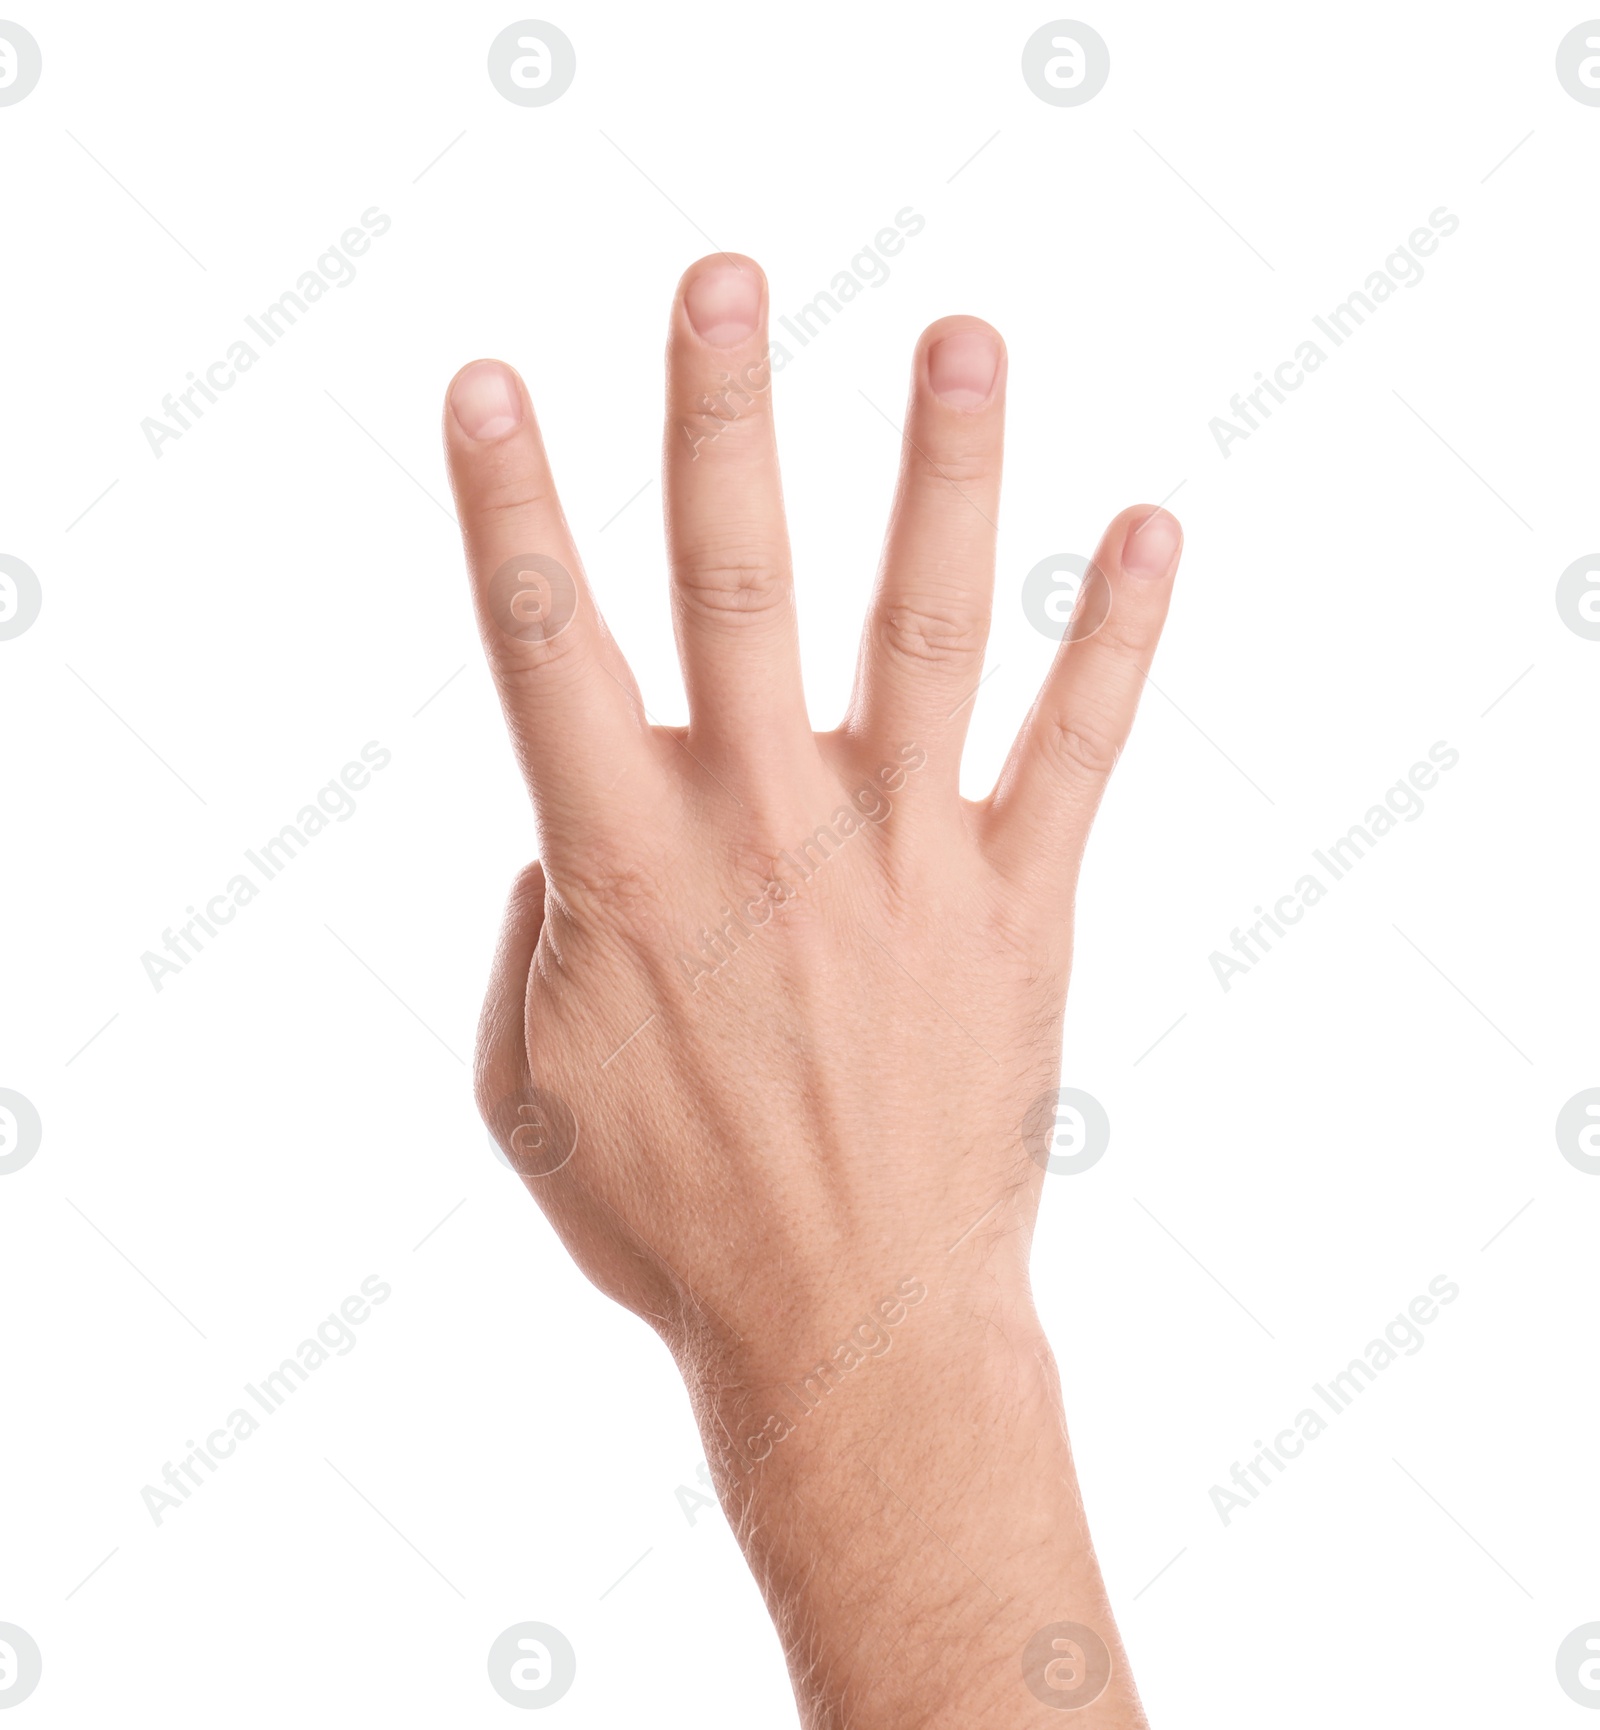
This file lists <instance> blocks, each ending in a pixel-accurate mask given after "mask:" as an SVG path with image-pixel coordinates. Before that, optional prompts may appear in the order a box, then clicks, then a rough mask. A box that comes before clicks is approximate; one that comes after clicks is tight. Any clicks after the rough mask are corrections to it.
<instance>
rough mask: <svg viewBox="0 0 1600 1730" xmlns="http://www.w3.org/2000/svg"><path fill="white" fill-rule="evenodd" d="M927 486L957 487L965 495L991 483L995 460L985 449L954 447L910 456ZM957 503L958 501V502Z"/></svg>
mask: <svg viewBox="0 0 1600 1730" xmlns="http://www.w3.org/2000/svg"><path fill="white" fill-rule="evenodd" d="M913 454H914V457H915V461H916V463H917V466H918V468H919V469H920V470H921V478H922V482H923V484H924V485H926V486H930V487H938V486H941V485H943V486H946V487H957V488H960V489H962V490H963V491H965V490H966V489H968V488H972V487H981V486H984V485H986V484H987V483H988V482H990V481H992V480H993V478H994V474H995V456H994V451H993V449H992V448H991V447H990V446H988V445H986V444H985V445H979V444H957V445H950V446H947V447H943V448H939V447H935V448H934V449H933V450H931V451H930V452H928V453H926V454H924V453H922V452H915V453H913ZM958 502H959V501H958Z"/></svg>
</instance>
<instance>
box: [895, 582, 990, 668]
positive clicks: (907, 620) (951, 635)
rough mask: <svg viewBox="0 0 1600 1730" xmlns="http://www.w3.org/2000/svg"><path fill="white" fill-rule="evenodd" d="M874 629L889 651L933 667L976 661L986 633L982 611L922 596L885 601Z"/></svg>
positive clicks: (981, 649)
mask: <svg viewBox="0 0 1600 1730" xmlns="http://www.w3.org/2000/svg"><path fill="white" fill-rule="evenodd" d="M877 631H878V636H879V638H880V640H881V641H882V642H883V643H884V645H885V646H886V647H887V648H888V649H889V650H890V652H891V653H892V654H895V655H898V656H900V657H901V658H902V659H904V660H908V661H918V662H922V663H925V664H929V665H933V666H949V665H951V664H954V663H967V662H970V661H972V660H975V659H976V658H977V657H978V656H980V655H982V653H983V645H984V642H985V640H986V638H987V636H988V631H987V629H986V627H985V621H984V618H983V616H982V613H981V611H977V610H974V609H972V608H970V607H968V606H965V605H963V604H961V603H960V602H958V601H954V600H951V601H934V600H931V599H928V598H925V597H917V598H915V599H911V600H904V601H890V602H888V603H886V604H884V605H883V606H882V607H880V609H879V611H878V616H877Z"/></svg>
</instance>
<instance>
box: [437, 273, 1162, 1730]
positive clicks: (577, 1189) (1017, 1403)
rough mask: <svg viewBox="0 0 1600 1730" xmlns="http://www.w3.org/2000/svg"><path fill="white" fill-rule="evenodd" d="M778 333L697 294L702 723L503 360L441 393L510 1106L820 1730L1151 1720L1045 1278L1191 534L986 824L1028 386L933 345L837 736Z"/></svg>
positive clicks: (689, 529) (1063, 666)
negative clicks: (802, 580) (1085, 1490)
mask: <svg viewBox="0 0 1600 1730" xmlns="http://www.w3.org/2000/svg"><path fill="white" fill-rule="evenodd" d="M766 315H767V295H766V286H765V282H764V279H763V277H762V275H761V272H760V271H759V269H758V268H757V267H756V266H755V264H754V263H753V262H751V261H750V260H749V259H745V258H737V257H729V256H728V255H724V254H717V255H715V256H713V257H710V258H707V259H704V260H702V261H701V262H700V263H699V264H697V265H695V266H694V267H693V268H692V269H691V270H690V271H689V272H688V274H687V275H686V277H685V278H684V281H683V283H682V284H681V286H680V290H679V293H678V297H677V299H676V302H675V303H674V306H673V309H672V325H671V336H670V341H669V348H668V384H667V416H666V441H665V457H664V469H665V499H666V521H667V538H668V544H669V552H670V562H671V568H672V585H673V603H674V614H675V619H676V626H677V639H678V648H679V653H680V656H681V658H682V663H683V670H684V678H685V682H686V684H687V688H688V695H689V704H690V715H691V719H690V722H689V726H688V727H687V729H682V728H667V727H655V726H651V725H650V724H649V723H648V720H647V717H646V714H645V711H644V707H643V704H642V703H641V701H640V698H639V693H638V690H637V687H636V685H635V683H634V681H633V678H632V675H631V674H630V672H629V670H628V667H627V665H626V663H625V662H624V660H623V658H622V655H621V654H620V653H619V651H618V649H617V647H616V644H615V643H614V642H613V641H612V639H611V637H610V636H609V634H608V633H607V631H606V629H605V626H604V624H603V623H602V621H601V619H600V615H599V613H598V611H597V610H596V608H595V604H594V600H593V598H592V597H591V595H590V594H589V591H588V588H587V586H586V584H585V582H584V578H583V575H582V568H581V565H580V563H579V559H578V554H577V551H576V549H575V548H574V546H573V544H572V541H571V539H570V536H569V534H568V530H567V525H566V522H565V521H564V519H563V517H562V514H561V508H560V505H559V504H558V502H557V500H556V495H555V488H554V483H553V482H552V479H551V474H550V468H549V464H548V462H547V460H546V457H545V452H544V447H543V444H542V442H541V440H540V436H539V430H538V428H537V426H536V425H535V422H534V417H533V411H532V408H531V405H530V403H529V400H528V397H527V393H526V391H525V390H524V388H523V386H522V383H521V381H520V380H519V379H518V378H517V376H516V375H515V374H514V373H512V372H511V371H510V370H509V369H508V368H506V367H504V366H502V365H500V364H499V363H498V362H494V361H478V362H474V363H473V364H472V365H470V366H468V367H466V368H464V369H463V371H462V372H461V373H460V374H458V375H457V377H456V379H455V380H454V381H453V383H452V384H451V387H450V395H449V402H448V405H447V408H446V412H445V442H446V446H447V448H448V452H449V460H450V467H451V474H452V479H453V483H454V487H455V493H456V500H457V504H458V507H459V513H460V518H461V523H462V527H463V533H464V538H465V542H466V552H467V561H468V564H469V566H470V569H471V572H472V578H473V587H474V593H475V597H476V603H477V609H478V618H479V624H480V628H481V630H482V634H483V641H484V645H485V648H486V651H487V653H488V656H489V660H490V663H491V665H492V667H493V669H494V673H495V677H496V679H497V681H498V684H499V690H500V696H501V701H502V703H503V706H504V709H505V715H506V721H507V725H508V727H509V729H510V733H511V738H512V742H513V745H514V747H515V750H516V753H517V757H518V760H519V762H520V763H521V765H522V769H523V772H524V774H525V776H526V778H527V782H528V786H529V788H530V790H531V792H532V795H533V800H534V804H535V808H536V810H537V814H538V823H539V836H540V848H539V851H540V858H541V864H535V865H531V866H530V867H529V868H528V869H527V870H526V871H525V872H524V873H523V874H522V876H521V877H520V878H519V879H518V881H517V883H516V885H515V887H514V889H513V891H512V895H511V903H510V907H509V910H508V912H507V916H506V921H505V927H504V931H503V935H502V938H501V944H500V950H499V954H498V956H497V959H496V962H495V967H494V976H493V979H492V981H491V984H490V988H489V995H488V1000H487V1002H486V1004H485V1006H484V1012H483V1021H482V1025H481V1029H480V1038H479V1048H478V1062H477V1082H478V1098H479V1103H480V1106H481V1108H482V1110H483V1112H484V1115H485V1117H486V1119H487V1120H488V1122H489V1124H490V1127H491V1128H492V1130H493V1131H494V1132H495V1134H496V1135H497V1136H498V1138H499V1139H500V1141H501V1143H502V1145H503V1146H504V1147H505V1148H506V1150H507V1153H508V1156H509V1158H510V1159H511V1161H512V1162H513V1164H514V1165H516V1166H517V1168H518V1170H519V1171H520V1172H521V1173H522V1174H523V1176H524V1178H525V1180H526V1182H527V1185H528V1187H529V1188H530V1189H531V1190H532V1191H533V1193H534V1196H535V1198H536V1199H537V1200H538V1202H539V1204H540V1205H541V1206H542V1207H543V1208H544V1209H545V1211H546V1213H547V1214H548V1215H549V1217H550V1219H551V1220H552V1222H553V1223H554V1225H555V1227H556V1229H557V1231H558V1232H559V1233H560V1234H561V1237H562V1239H563V1241H564V1242H565V1243H566V1245H567V1247H568V1249H569V1250H570V1251H571V1252H572V1255H573V1256H574V1258H575V1259H576V1260H577V1262H578V1264H579V1266H580V1267H582V1268H583V1270H584V1272H585V1273H586V1274H587V1275H588V1276H589V1277H590V1279H592V1280H593V1281H594V1282H595V1284H596V1285H598V1286H599V1287H600V1288H601V1289H602V1290H603V1291H605V1292H607V1293H609V1294H610V1295H611V1296H612V1297H614V1298H615V1299H616V1300H617V1301H618V1302H619V1303H622V1304H625V1305H627V1306H628V1307H629V1308H630V1309H632V1310H634V1311H636V1312H637V1313H638V1314H639V1315H641V1316H643V1317H644V1318H645V1319H646V1320H647V1321H648V1322H649V1323H650V1324H651V1325H652V1326H653V1327H654V1328H655V1329H656V1330H657V1331H658V1332H659V1333H660V1335H661V1336H662V1338H663V1339H664V1340H665V1341H666V1343H667V1345H668V1346H669V1347H670V1348H671V1350H672V1352H673V1353H674V1355H675V1357H676V1360H677V1362H678V1364H679V1366H680V1368H681V1370H682V1372H683V1374H684V1377H685V1380H686V1382H687V1384H688V1387H689V1391H690V1395H691V1398H692V1400H693V1402H694V1407H695V1411H696V1414H697V1417H698V1419H699V1422H700V1425H701V1428H702V1431H703V1433H704V1436H705V1441H706V1447H707V1453H708V1458H709V1459H710V1460H711V1462H712V1465H713V1469H714V1470H715V1472H716V1475H717V1482H718V1486H719V1489H720V1492H721V1495H722V1500H723V1504H724V1506H725V1507H726V1509H727V1511H728V1514H729V1518H730V1520H731V1522H732V1524H733V1527H734V1530H735V1531H736V1533H737V1534H738V1535H739V1538H740V1541H741V1543H742V1544H743V1546H744V1548H745V1551H746V1554H747V1556H748V1557H749V1559H750V1562H751V1566H752V1567H753V1569H754V1570H755V1572H756V1575H757V1578H758V1579H759V1581H760V1584H761V1586H762V1589H763V1591H764V1592H765V1594H766V1597H767V1602H768V1605H769V1607H770V1609H771V1611H772V1614H773V1617H774V1619H775V1621H776V1623H777V1625H778V1629H779V1632H780V1634H781V1636H782V1638H783V1641H784V1645H785V1648H786V1650H787V1652H788V1655H789V1662H790V1669H791V1674H792V1677H793V1681H794V1686H795V1690H796V1694H797V1697H798V1699H799V1702H800V1707H801V1712H802V1716H803V1718H804V1720H805V1722H806V1724H807V1725H808V1726H812V1727H816V1726H823V1725H828V1726H834V1725H841V1726H842V1725H845V1724H849V1725H851V1726H854V1727H858V1730H872V1727H878V1726H882V1727H885V1730H887V1727H889V1726H894V1727H896V1730H902V1727H904V1726H906V1725H910V1724H919V1725H920V1724H930V1725H931V1724H939V1725H952V1726H954V1725H962V1726H972V1725H978V1724H982V1725H991V1724H992V1725H1013V1724H1020V1723H1036V1722H1037V1723H1050V1722H1054V1721H1055V1720H1054V1719H1053V1718H1052V1716H1051V1713H1052V1709H1063V1708H1066V1709H1076V1710H1078V1711H1080V1712H1081V1716H1079V1717H1078V1718H1077V1720H1076V1721H1077V1722H1079V1723H1081V1724H1084V1725H1095V1726H1125V1725H1134V1724H1141V1723H1143V1722H1144V1720H1143V1716H1142V1714H1141V1712H1140V1710H1139V1706H1138V1701H1137V1696H1136V1694H1135V1692H1134V1689H1133V1685H1132V1681H1131V1678H1130V1676H1129V1674H1128V1668H1127V1663H1126V1659H1125V1657H1124V1654H1123V1652H1122V1649H1121V1647H1120V1644H1119V1642H1118V1640H1117V1636H1116V1632H1115V1629H1114V1627H1113V1625H1112V1621H1111V1616H1110V1611H1109V1608H1108V1606H1107V1603H1106V1600H1105V1596H1104V1593H1103V1590H1102V1588H1101V1585H1100V1579H1099V1574H1098V1570H1097V1568H1096V1565H1095V1561H1094V1556H1093V1552H1092V1549H1091V1548H1090V1545H1089V1539H1088V1533H1087V1529H1086V1527H1085V1524H1084V1520H1083V1514H1082V1508H1081V1504H1080V1502H1079V1499H1078V1493H1077V1487H1076V1480H1075V1477H1074V1474H1073V1469H1072V1460H1071V1454H1070V1451H1069V1449H1068V1446H1067V1440H1066V1432H1065V1427H1064V1423H1063V1419H1062V1414H1061V1404H1060V1396H1059V1391H1058V1389H1057V1386H1056V1382H1055V1373H1054V1368H1053V1364H1052V1360H1051V1358H1050V1354H1049V1351H1048V1348H1047V1346H1046V1343H1045V1341H1044V1338H1043V1335H1042V1333H1041V1331H1040V1328H1039V1324H1038V1322H1037V1320H1036V1318H1035V1315H1034V1312H1033V1307H1032V1301H1031V1297H1030V1294H1029V1288H1028V1275H1027V1267H1028V1254H1029V1246H1030V1243H1031V1239H1032V1233H1033V1225H1034V1219H1035V1215H1036V1212H1037V1208H1038V1202H1039V1193H1040V1188H1041V1185H1042V1183H1043V1179H1044V1158H1045V1156H1046V1155H1047V1154H1048V1152H1049V1136H1050V1134H1051V1131H1052V1128H1053V1123H1054V1110H1053V1107H1054V1092H1055V1089H1056V1086H1057V1083H1058V1075H1059V1062H1060V1051H1061V1026H1062V1015H1063V1009H1064V1005H1065V997H1066V987H1067V974H1068V968H1069V963H1070V958H1071V911H1072V901H1073V892H1074V885H1075V882H1076V878H1077V874H1078V867H1079V862H1080V859H1081V856H1082V852H1083V846H1084V841H1085V838H1086V836H1087V834H1088V829H1089V824H1090V821H1091V819H1092V817H1093V815H1094V811H1095V808H1096V806H1097V804H1098V802H1099V799H1100V795H1101V793H1102V791H1103V789H1104V787H1105V783H1106V778H1107V776H1108V775H1109V773H1110V771H1111V768H1112V766H1113V764H1114V763H1115V761H1116V758H1117V755H1118V752H1119V751H1120V750H1121V748H1122V745H1123V742H1124V741H1125V739H1126V738H1127V735H1128V730H1129V727H1130V725H1131V724H1132V721H1133V715H1134V710H1135V707H1136V705H1137V703H1138V699H1139V694H1140V691H1141V689H1142V686H1143V683H1144V676H1145V673H1146V670H1147V669H1148V667H1149V664H1150V660H1151V656H1152V654H1153V652H1154V649H1155V645H1156V640H1157V638H1158V636H1159V634H1160V631H1161V626H1162V621H1163V618H1164V616H1165V614H1166V610H1167V602H1168V597H1169V594H1170V591H1171V584H1172V577H1173V572H1174V568H1175V566H1176V564H1177V560H1178V553H1179V545H1180V532H1179V529H1178V525H1177V524H1176V522H1175V521H1174V520H1173V519H1172V518H1171V517H1170V516H1169V515H1167V514H1166V513H1165V512H1164V511H1160V510H1157V509H1152V508H1150V507H1138V508H1135V509H1132V510H1128V511H1125V512H1123V514H1122V515H1121V516H1119V517H1117V518H1116V519H1115V520H1114V521H1113V522H1112V524H1111V526H1110V527H1109V528H1108V529H1107V531H1106V534H1105V538H1104V540H1103V541H1102V542H1101V545H1100V549H1099V551H1098V553H1097V555H1096V557H1095V561H1094V567H1093V568H1092V569H1091V572H1090V574H1089V576H1088V577H1087V578H1086V579H1085V582H1084V584H1083V587H1082V590H1081V592H1080V594H1079V597H1078V604H1077V609H1076V613H1075V615H1074V622H1073V625H1072V627H1071V629H1070V630H1069V631H1068V635H1067V639H1066V641H1064V642H1063V644H1062V649H1061V653H1060V655H1059V656H1058V658H1057V661H1056V664H1055V666H1054V668H1053V670H1052V672H1051V674H1050V677H1049V679H1048V681H1047V683H1046V685H1045V688H1044V690H1043V692H1042V694H1041V695H1040V697H1039V699H1038V701H1037V702H1036V704H1035V705H1034V708H1033V710H1032V712H1031V714H1030V715H1029V717H1028V719H1027V721H1026V723H1025V724H1024V726H1023V729H1022V731H1021V733H1020V735H1019V736H1018V738H1017V741H1016V743H1015V745H1014V747H1013V749H1012V752H1011V755H1010V758H1009V761H1008V762H1007V764H1006V767H1005V770H1004V772H1003V774H1002V776H1001V778H1000V782H999V785H998V786H997V787H996V788H995V790H994V792H993V793H992V794H991V795H990V796H989V798H988V799H986V800H984V801H983V802H981V803H977V804H974V803H971V802H969V801H967V800H965V799H963V798H962V797H961V795H960V791H959V786H958V770H959V765H960V757H961V748H962V742H963V739H964V737H965V734H966V727H967V717H968V715H969V713H970V710H971V706H972V702H973V699H974V696H975V693H976V691H977V687H978V683H979V681H980V679H981V678H982V676H983V651H984V643H985V639H986V636H987V632H988V621H989V605H990V594H991V590H992V587H993V577H994V552H995V517H996V513H997V511H998V506H999V494H1000V462H1001V443H1002V416H1003V406H1002V405H1003V399H1004V392H1005V377H1006V359H1005V352H1004V349H1003V347H1002V345H1001V342H1000V339H999V337H998V335H997V334H996V333H995V332H994V331H993V330H992V329H990V328H989V326H987V325H985V324H983V323H981V322H980V321H979V320H976V319H971V318H950V319H944V320H941V321H940V322H939V323H937V324H935V325H934V326H932V327H931V328H930V329H929V330H928V331H927V332H926V333H925V334H924V336H923V338H922V341H921V342H920V343H919V345H918V347H917V351H916V356H915V359H914V362H913V367H912V383H911V397H910V404H909V408H908V410H907V418H906V426H905V437H904V450H903V460H902V466H901V472H900V479H899V486H898V489H897V492H896V496H895V500H894V507H893V512H892V515H891V518H890V525H889V532H888V537H887V541H886V543H885V547H884V552H883V558H882V563H881V566H880V569H879V574H878V580H877V587H876V590H875V593H874V595H873V599H872V604H871V609H870V612H869V615H868V618H867V624H866V629H865V633H864V636H863V640H862V646H861V652H860V660H859V666H858V671H857V677H856V686H855V693H854V696H853V698H852V701H851V705H850V710H849V713H848V715H847V716H846V718H845V720H844V722H843V724H842V725H841V726H840V727H838V728H837V729H836V730H834V731H833V732H830V733H820V734H818V733H813V732H812V730H811V726H810V723H809V720H808V718H807V714H806V706H805V698H804V695H803V692H802V689H801V680H800V663H799V653H798V637H797V632H796V628H795V604H794V592H793V586H792V582H791V573H790V563H789V549H788V541H787V535H786V530H785V526H784V515H783V501H782V493H781V488H780V483H779V478H778V459H777V451H776V447H775V442H774V437H773V421H772V397H771V375H770V372H769V369H768V364H767V334H766ZM1041 1101H1043V1102H1044V1105H1043V1107H1042V1108H1041V1105H1040V1102H1041ZM1041 1110H1042V1115H1041Z"/></svg>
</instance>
